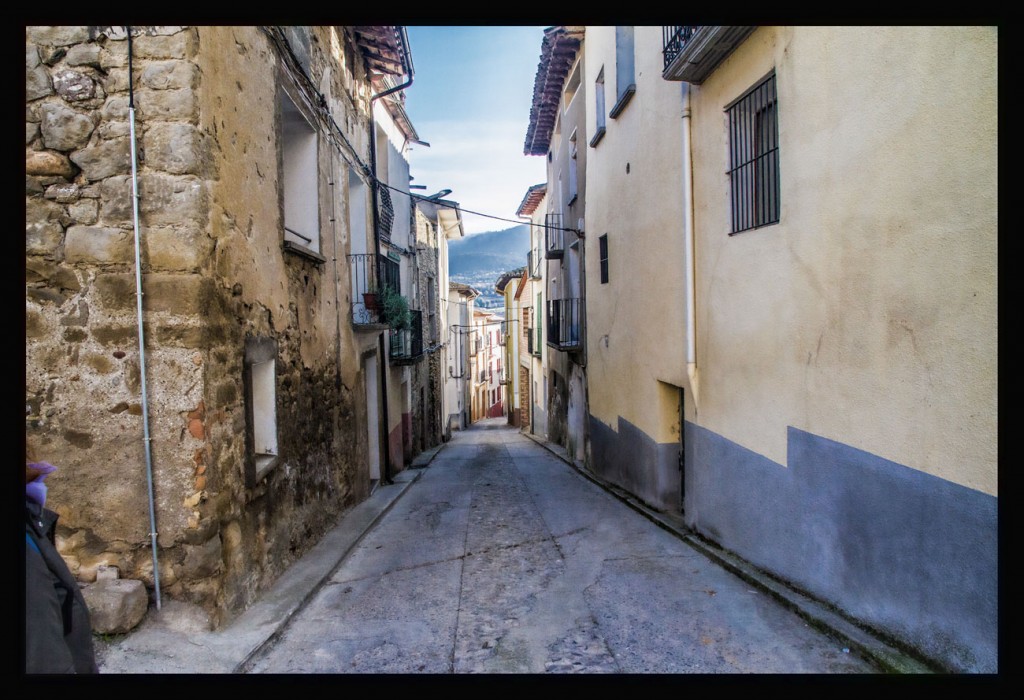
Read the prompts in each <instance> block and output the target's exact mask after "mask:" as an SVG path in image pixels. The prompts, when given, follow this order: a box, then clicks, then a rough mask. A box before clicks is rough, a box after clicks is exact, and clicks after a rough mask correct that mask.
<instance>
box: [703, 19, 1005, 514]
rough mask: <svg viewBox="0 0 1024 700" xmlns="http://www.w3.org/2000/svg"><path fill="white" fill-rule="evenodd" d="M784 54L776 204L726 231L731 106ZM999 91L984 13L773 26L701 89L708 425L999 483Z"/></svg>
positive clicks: (966, 480)
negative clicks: (966, 20) (801, 438)
mask: <svg viewBox="0 0 1024 700" xmlns="http://www.w3.org/2000/svg"><path fill="white" fill-rule="evenodd" d="M883 65H884V71H882V70H875V69H874V67H876V66H877V67H879V69H881V66H883ZM773 68H774V69H775V72H776V79H777V85H778V91H779V138H780V158H781V165H780V171H781V183H782V192H781V204H782V214H781V220H780V222H779V223H778V224H777V225H773V226H768V227H765V228H762V229H757V230H753V231H748V232H745V233H742V234H739V235H736V236H729V235H728V231H729V202H728V177H727V176H723V173H726V171H727V168H728V162H727V159H728V142H727V129H725V128H724V122H723V119H724V116H723V109H724V107H725V106H726V105H727V104H728V103H729V102H730V101H732V100H733V99H735V98H736V97H738V96H739V95H741V94H742V93H743V92H744V91H745V90H746V89H747V88H749V87H751V86H752V85H753V84H754V83H756V82H757V81H758V80H759V79H760V78H762V77H763V76H764V75H766V74H767V73H768V72H769V71H770V70H772V69H773ZM996 104H997V102H996V30H995V29H994V28H984V27H976V28H970V27H937V28H936V27H863V28H857V27H802V28H799V29H797V28H791V27H790V28H761V29H759V30H757V31H756V32H755V33H754V34H752V35H751V36H750V37H749V38H748V39H747V40H746V41H745V42H744V43H743V44H741V45H740V46H739V48H738V49H737V50H736V52H735V53H734V54H732V55H731V56H730V57H729V58H728V59H727V60H726V62H725V63H724V64H723V65H722V66H720V67H719V69H718V70H716V71H715V72H714V73H712V75H711V77H710V78H709V79H708V80H707V81H706V82H705V83H704V84H703V85H701V86H700V87H699V88H695V89H694V93H693V110H694V112H693V129H694V131H693V148H694V155H693V161H694V164H695V168H696V173H695V178H694V187H695V192H694V200H695V201H696V203H697V211H696V229H697V236H698V238H697V242H696V256H697V269H698V274H697V304H698V308H697V328H698V331H697V342H698V347H697V354H698V365H699V366H700V371H701V386H702V392H701V398H700V402H701V403H700V416H699V422H700V424H701V425H703V426H705V427H707V428H709V429H711V430H714V431H715V432H717V433H719V434H722V435H725V436H727V437H728V438H729V439H731V440H734V441H736V442H737V443H739V444H741V445H743V446H745V447H747V448H749V449H752V450H754V451H755V452H758V453H759V454H763V455H765V456H766V457H768V458H770V459H772V460H774V461H776V462H778V463H780V464H785V463H786V457H787V440H786V435H787V426H794V427H797V428H800V429H802V430H807V431H809V432H812V433H814V434H817V435H821V436H823V437H827V438H830V439H833V440H838V441H840V442H844V443H846V444H849V445H852V446H855V447H858V448H860V449H864V450H867V451H869V452H872V453H874V454H877V455H879V456H882V457H885V458H888V459H892V460H894V461H897V462H899V463H901V464H905V465H907V466H910V467H913V468H915V469H920V470H922V471H925V472H927V473H930V474H934V475H936V476H940V477H942V478H945V479H949V480H951V481H953V482H955V483H959V484H962V485H965V486H968V487H970V488H974V489H978V490H980V491H983V492H985V493H989V494H992V495H995V494H996V493H997V477H996V474H997V471H996V212H997V200H996V192H997V189H996V184H997V179H996V178H997V171H996V162H997V161H996V153H997V150H996V149H997V143H998V139H997V131H996V128H997V127H996ZM837 406H841V407H842V408H843V410H842V411H837V410H835V408H836V407H837ZM688 415H689V414H688Z"/></svg>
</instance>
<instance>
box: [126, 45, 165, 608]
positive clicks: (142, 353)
mask: <svg viewBox="0 0 1024 700" xmlns="http://www.w3.org/2000/svg"><path fill="white" fill-rule="evenodd" d="M125 29H126V30H127V32H128V125H129V134H130V141H131V150H132V223H133V225H134V228H135V301H136V312H137V315H138V325H139V374H140V376H141V379H142V382H141V391H142V433H143V445H144V447H145V452H146V481H147V485H148V487H149V536H150V540H151V545H152V548H153V588H154V592H155V594H156V609H157V610H160V566H159V561H158V558H157V537H156V505H155V500H154V498H153V457H152V450H151V443H152V439H151V438H150V437H149V404H148V401H147V395H148V392H147V389H146V343H145V337H144V335H143V330H142V263H141V255H140V252H139V251H140V247H141V246H140V243H139V177H138V165H137V164H138V151H137V149H136V139H135V93H134V91H133V89H132V28H131V27H125Z"/></svg>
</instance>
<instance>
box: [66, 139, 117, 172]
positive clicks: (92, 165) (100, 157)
mask: <svg viewBox="0 0 1024 700" xmlns="http://www.w3.org/2000/svg"><path fill="white" fill-rule="evenodd" d="M71 160H72V161H73V162H74V164H75V165H77V166H78V167H79V168H81V169H82V174H83V175H85V177H86V179H88V180H90V181H92V182H96V181H98V180H103V179H105V178H108V177H111V176H113V175H124V174H127V173H131V169H132V162H131V142H130V139H128V138H119V139H111V140H109V141H101V142H99V143H98V144H97V145H95V146H90V147H88V148H84V149H82V150H80V151H75V152H74V153H72V154H71Z"/></svg>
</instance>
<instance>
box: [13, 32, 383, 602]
mask: <svg viewBox="0 0 1024 700" xmlns="http://www.w3.org/2000/svg"><path fill="white" fill-rule="evenodd" d="M294 29H295V31H301V30H302V28H294ZM136 31H139V30H136ZM132 49H133V74H134V83H133V85H134V97H135V106H136V111H137V125H136V132H137V134H138V143H139V163H140V168H139V182H140V199H139V205H140V213H141V221H140V224H141V225H140V231H141V240H142V261H143V272H144V275H143V289H144V328H145V332H146V356H145V362H146V381H147V383H148V387H147V388H148V402H149V416H150V424H151V435H152V458H153V459H152V461H153V465H154V472H155V477H154V481H155V485H156V511H157V529H158V531H159V545H160V549H159V558H160V566H161V570H160V583H161V588H162V591H163V592H165V593H166V594H169V595H171V596H173V597H177V596H181V597H184V598H188V599H190V600H193V601H195V602H198V603H201V604H202V605H204V606H206V607H207V608H208V609H209V610H210V611H211V612H213V613H215V614H214V619H215V620H219V619H222V618H223V617H225V616H226V615H228V614H230V613H231V612H234V611H237V610H238V609H240V608H242V607H244V606H245V605H247V604H248V603H249V602H251V601H252V599H253V598H254V596H255V594H256V593H257V592H258V591H259V590H260V589H262V588H263V587H265V586H266V585H267V584H268V583H269V582H271V581H272V580H274V579H275V578H276V576H277V575H278V574H279V573H280V572H281V571H282V570H283V569H284V568H285V567H286V566H287V565H288V564H289V563H290V562H291V561H292V560H294V558H295V557H297V556H298V555H299V554H301V553H302V552H303V551H304V550H305V549H307V548H308V547H309V546H311V545H312V544H313V543H315V542H316V541H317V539H318V538H319V536H320V535H321V534H322V533H323V532H324V531H325V530H326V528H327V527H328V526H329V525H330V524H331V523H332V522H333V521H334V520H335V519H336V517H337V516H338V515H339V513H340V512H341V511H342V510H343V509H344V508H346V507H348V506H349V505H351V504H353V503H355V502H358V501H359V500H361V499H362V498H365V496H366V495H367V493H368V489H369V479H368V474H367V467H366V437H365V436H366V425H365V416H361V415H360V414H358V413H357V412H356V411H355V408H354V407H355V406H360V405H363V404H364V402H365V397H364V396H363V395H362V391H361V389H357V388H355V387H361V386H362V382H361V375H360V369H359V363H358V361H357V358H358V356H359V351H360V350H361V349H363V347H364V346H366V345H367V344H368V343H367V341H366V340H365V339H364V338H360V337H356V336H355V334H354V333H353V332H352V328H351V324H350V323H349V316H348V309H349V306H348V305H349V293H348V290H349V289H350V284H349V279H348V267H347V265H346V263H345V254H346V253H347V250H348V247H347V246H348V232H347V228H346V222H348V207H349V203H348V202H347V193H346V192H344V191H343V192H334V191H333V189H332V188H333V184H332V183H335V182H347V166H346V164H345V160H346V159H348V160H352V158H353V152H352V147H351V146H341V145H332V143H333V144H338V143H340V140H339V138H338V137H337V135H335V136H333V137H332V138H331V139H328V138H327V137H326V134H325V129H326V127H325V126H324V123H325V122H324V120H323V119H322V117H317V116H316V115H314V114H309V115H308V118H310V119H311V121H312V124H313V125H314V128H315V129H316V130H317V131H318V133H319V134H320V136H319V139H318V173H317V175H316V181H317V183H318V185H317V188H318V192H319V209H320V212H319V214H320V216H319V220H320V230H319V235H320V239H321V240H320V245H319V249H320V252H321V254H322V256H323V257H324V258H327V260H326V261H324V260H317V259H315V258H311V257H309V256H305V255H300V254H296V253H293V252H290V251H287V250H284V249H283V248H282V236H283V231H282V213H281V212H282V200H281V197H282V194H281V186H280V167H281V166H280V140H279V134H280V130H279V129H280V127H279V116H278V91H279V90H281V89H282V88H283V85H284V84H288V85H290V86H291V89H292V90H293V91H294V90H300V91H301V90H309V89H310V87H311V86H310V85H308V84H306V81H305V79H303V78H301V77H299V76H298V74H297V73H296V71H295V70H293V69H292V68H291V67H289V66H290V64H289V62H286V61H282V60H281V57H280V54H279V53H278V51H277V50H275V48H274V44H273V42H272V41H271V40H270V38H269V37H268V36H267V35H266V34H264V33H263V32H261V31H260V30H258V29H257V28H253V27H200V28H181V27H163V28H158V29H155V30H154V29H149V30H145V29H143V30H141V32H140V33H139V34H137V35H136V36H134V38H133V41H132ZM301 53H302V54H303V60H304V61H305V68H304V70H305V71H307V73H308V75H309V79H310V82H311V84H312V88H315V89H316V90H318V91H320V92H321V93H322V94H323V95H324V97H325V101H326V104H327V105H328V107H330V108H331V109H332V110H334V114H333V116H334V120H335V122H336V124H338V125H339V128H340V129H344V130H346V133H345V136H346V138H347V142H348V143H349V144H355V145H356V146H355V147H356V148H361V147H362V144H365V136H364V135H363V133H364V132H365V130H366V124H367V119H366V112H367V107H368V106H367V100H366V96H367V95H366V93H367V92H368V87H367V86H366V85H365V82H363V76H362V75H361V74H359V71H361V70H362V69H361V68H360V67H359V66H360V65H361V64H360V63H358V61H356V60H355V57H356V55H355V54H354V53H353V51H352V49H351V47H349V46H348V45H347V44H346V39H345V38H344V37H342V36H339V35H338V33H337V30H336V29H335V28H325V27H318V28H312V31H311V32H310V33H308V34H306V41H305V42H304V43H303V46H302V51H301ZM127 56H128V41H127V38H126V35H125V33H124V30H123V28H121V29H118V28H114V29H106V30H100V29H98V28H86V27H30V28H28V30H27V31H26V85H27V87H28V90H27V95H26V97H27V110H26V114H27V117H26V208H27V216H26V282H27V290H26V291H27V300H26V333H27V343H26V404H27V422H26V431H27V435H28V438H29V439H30V440H31V441H32V442H33V444H34V445H35V446H36V447H37V448H38V452H39V454H40V457H42V458H43V459H46V460H48V461H51V462H53V463H55V464H57V465H58V466H60V467H61V471H60V472H59V473H58V474H59V478H55V479H53V480H52V482H53V483H52V486H53V489H52V492H51V493H52V496H51V498H52V501H49V502H48V503H51V502H52V504H53V505H54V506H55V507H56V508H57V509H58V510H59V511H60V512H61V514H62V525H63V527H62V530H61V534H62V540H61V551H62V553H63V554H64V555H65V557H66V558H67V559H68V560H69V562H70V563H72V565H73V569H74V570H75V571H76V573H77V574H78V575H79V577H80V578H81V579H83V580H91V578H92V577H94V576H95V567H96V566H97V565H98V564H100V563H108V564H114V565H117V566H118V567H119V568H120V569H121V574H122V576H123V577H127V578H139V579H142V580H144V581H145V582H146V583H147V585H150V586H152V585H153V577H152V571H151V567H152V556H151V552H150V550H149V547H148V545H149V536H148V534H149V516H148V506H147V499H146V475H145V463H146V460H145V452H144V448H143V433H142V415H141V414H142V407H141V387H140V384H141V381H140V380H141V376H140V357H139V352H138V345H137V327H138V323H137V319H136V314H135V290H134V263H133V249H132V210H131V179H130V159H129V157H128V154H129V139H128V75H127V66H128V61H127ZM300 62H301V61H300ZM289 75H291V76H293V77H292V78H289V77H288V76H289ZM310 104H317V100H312V101H311V102H310ZM359 110H361V111H359ZM363 150H364V151H365V148H364V149H363ZM361 157H362V159H363V160H365V158H366V154H365V152H364V153H362V154H361ZM332 220H333V221H336V222H338V223H337V224H334V223H333V222H332ZM252 338H258V339H264V340H268V341H271V342H272V343H273V344H274V347H276V350H277V357H276V382H275V383H276V392H277V396H276V408H277V425H278V441H279V444H278V449H279V452H278V457H279V460H278V465H277V466H276V467H275V468H273V469H271V470H270V471H269V473H268V474H267V475H266V476H265V477H264V478H262V479H260V480H258V481H257V482H255V483H251V482H247V480H246V464H247V461H249V460H251V455H250V448H249V447H248V445H247V440H248V437H247V436H248V431H249V419H248V417H247V411H248V410H249V409H248V407H247V388H246V383H245V367H244V357H245V348H246V341H247V339H252Z"/></svg>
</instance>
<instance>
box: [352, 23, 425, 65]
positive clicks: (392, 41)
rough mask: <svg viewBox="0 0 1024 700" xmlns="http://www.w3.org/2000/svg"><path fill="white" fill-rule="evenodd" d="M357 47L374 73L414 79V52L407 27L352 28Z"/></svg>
mask: <svg viewBox="0 0 1024 700" xmlns="http://www.w3.org/2000/svg"><path fill="white" fill-rule="evenodd" d="M351 29H352V33H353V35H354V36H355V40H356V45H357V46H358V47H359V51H360V53H362V54H363V58H365V59H366V63H367V65H368V66H369V67H370V71H371V72H372V73H379V74H384V75H407V76H409V77H412V73H413V68H412V52H411V51H410V50H409V41H408V38H407V37H406V33H405V27H402V26H397V25H396V26H388V25H380V26H365V27H352V28H351Z"/></svg>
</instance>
